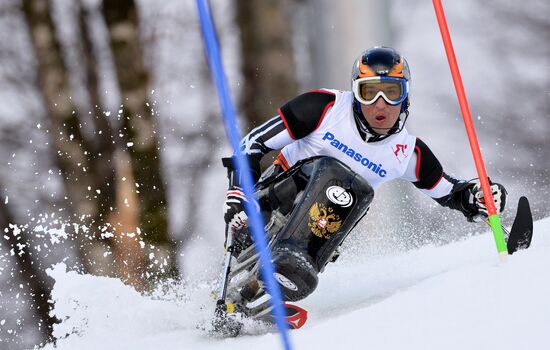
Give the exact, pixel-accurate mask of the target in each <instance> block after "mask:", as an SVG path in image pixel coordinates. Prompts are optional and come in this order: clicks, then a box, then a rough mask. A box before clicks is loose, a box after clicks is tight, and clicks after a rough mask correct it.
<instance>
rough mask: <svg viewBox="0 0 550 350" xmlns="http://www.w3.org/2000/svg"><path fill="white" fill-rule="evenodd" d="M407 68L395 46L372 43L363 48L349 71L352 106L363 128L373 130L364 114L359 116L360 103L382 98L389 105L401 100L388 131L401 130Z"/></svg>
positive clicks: (405, 106) (408, 75) (405, 107)
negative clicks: (397, 118)
mask: <svg viewBox="0 0 550 350" xmlns="http://www.w3.org/2000/svg"><path fill="white" fill-rule="evenodd" d="M410 80H411V72H410V70H409V64H408V63H407V60H406V59H405V58H404V57H403V56H402V55H401V54H400V53H399V52H397V51H396V50H395V49H393V48H391V47H385V46H375V47H373V48H370V49H368V50H366V51H363V52H362V53H361V55H360V56H359V57H357V59H356V60H355V62H354V64H353V67H352V71H351V88H352V92H353V96H354V102H353V110H354V112H355V113H354V114H355V116H356V119H357V120H358V121H359V122H360V123H361V124H363V125H364V129H365V131H368V132H369V133H371V134H376V132H374V130H372V129H371V128H370V127H369V126H368V124H367V125H365V124H366V121H365V119H364V118H360V114H361V108H360V104H366V105H369V104H372V103H375V102H376V101H377V100H378V99H379V98H383V99H384V100H385V101H386V103H388V104H391V105H399V104H401V116H400V118H399V120H398V122H397V123H396V126H395V127H394V128H392V130H390V132H389V133H388V134H393V133H397V132H399V131H401V130H402V129H403V126H404V124H405V121H406V119H407V116H408V113H409V111H408V108H409V84H410Z"/></svg>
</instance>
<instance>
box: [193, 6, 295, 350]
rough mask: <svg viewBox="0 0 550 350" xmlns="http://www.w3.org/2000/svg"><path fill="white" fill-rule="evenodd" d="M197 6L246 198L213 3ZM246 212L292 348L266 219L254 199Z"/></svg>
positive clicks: (247, 175) (247, 179)
mask: <svg viewBox="0 0 550 350" xmlns="http://www.w3.org/2000/svg"><path fill="white" fill-rule="evenodd" d="M197 7H198V11H199V19H200V24H201V31H202V35H203V41H204V44H205V46H206V55H207V57H208V64H209V66H210V70H211V73H212V79H213V80H214V83H215V85H216V89H217V91H218V98H219V100H220V105H221V109H222V113H223V121H224V125H225V131H226V133H227V136H228V138H229V140H230V142H231V146H232V148H233V153H234V154H235V159H236V163H237V164H236V166H237V171H239V172H240V174H242V176H241V179H242V183H241V185H242V186H243V190H244V193H245V196H246V197H247V198H254V196H255V195H254V181H253V179H252V175H251V172H250V166H249V164H248V159H247V158H246V157H245V156H244V155H242V154H241V152H240V145H239V143H240V140H241V137H240V135H239V131H238V130H237V117H236V113H235V110H234V108H233V104H232V102H231V98H230V96H229V89H228V87H227V82H226V78H225V73H224V70H223V65H222V61H221V55H220V47H219V43H218V39H217V36H216V30H215V28H214V21H213V18H212V13H211V11H210V5H209V3H208V0H197ZM245 209H246V212H247V213H248V214H249V218H248V224H249V227H250V229H251V232H252V236H253V237H254V242H255V245H256V250H257V252H258V255H259V260H260V268H261V273H262V277H263V281H264V282H265V283H266V286H267V292H268V293H269V295H271V299H270V302H271V305H272V306H273V311H272V312H273V315H274V316H275V321H276V324H277V328H278V329H279V334H280V335H281V339H282V341H283V345H284V348H285V349H286V350H291V346H290V340H289V337H288V325H287V323H286V321H285V312H284V309H283V307H282V298H281V290H280V289H279V284H278V283H277V282H276V281H275V279H274V277H273V274H274V273H275V269H274V268H273V264H272V263H271V253H270V251H269V249H268V247H267V239H266V234H265V230H264V222H263V218H262V217H261V215H260V213H258V212H257V211H256V210H255V208H254V204H253V203H252V201H247V202H245Z"/></svg>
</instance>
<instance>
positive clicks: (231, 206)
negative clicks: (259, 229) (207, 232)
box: [223, 186, 259, 230]
mask: <svg viewBox="0 0 550 350" xmlns="http://www.w3.org/2000/svg"><path fill="white" fill-rule="evenodd" d="M245 202H248V200H247V198H246V197H245V195H244V192H243V191H242V189H241V188H240V187H237V186H231V187H230V188H229V189H228V190H227V195H226V197H225V203H224V204H223V218H224V220H225V223H226V224H227V225H229V227H230V228H231V229H233V230H237V229H239V228H243V227H247V226H248V215H246V212H245V208H244V205H245V204H244V203H245ZM253 203H254V205H255V207H256V209H258V210H259V207H258V204H257V202H256V201H254V202H253Z"/></svg>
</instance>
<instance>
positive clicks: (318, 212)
mask: <svg viewBox="0 0 550 350" xmlns="http://www.w3.org/2000/svg"><path fill="white" fill-rule="evenodd" d="M307 225H308V226H309V228H311V232H312V233H313V234H314V235H315V236H317V237H321V238H326V239H329V238H330V235H331V234H333V233H334V232H336V231H338V229H339V228H340V226H341V225H342V220H340V216H338V215H337V214H335V213H334V209H333V208H331V207H328V208H327V207H326V206H324V205H323V204H319V203H314V204H313V205H312V206H311V208H310V209H309V222H308V224H307Z"/></svg>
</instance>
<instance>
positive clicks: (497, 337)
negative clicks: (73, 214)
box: [45, 218, 550, 350]
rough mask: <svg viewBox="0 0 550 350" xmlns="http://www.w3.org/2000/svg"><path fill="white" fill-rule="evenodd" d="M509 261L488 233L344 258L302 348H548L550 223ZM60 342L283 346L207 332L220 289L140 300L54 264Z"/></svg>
mask: <svg viewBox="0 0 550 350" xmlns="http://www.w3.org/2000/svg"><path fill="white" fill-rule="evenodd" d="M534 232H535V233H534V236H533V243H532V245H531V248H530V249H529V250H527V251H520V252H518V253H516V254H514V255H513V256H511V257H510V258H509V260H510V261H509V262H508V263H505V264H502V263H499V261H498V256H497V254H496V249H495V246H494V242H493V238H492V235H491V234H489V233H488V234H485V235H481V236H476V237H472V238H469V239H467V240H464V241H461V242H457V243H453V244H449V245H446V246H442V247H433V246H428V247H423V248H421V249H418V250H415V251H410V252H407V253H404V254H401V255H396V256H386V257H377V258H371V259H368V258H366V259H360V258H358V257H348V258H346V257H344V256H343V257H342V258H341V259H340V261H338V262H337V263H335V264H331V265H329V266H327V269H326V271H325V272H324V273H323V274H322V275H321V276H320V283H319V286H318V288H317V290H316V291H315V292H314V293H313V295H311V296H310V297H308V298H307V299H305V300H303V301H301V302H299V303H298V305H300V306H302V307H305V308H306V309H307V310H308V311H309V320H308V323H307V324H306V325H305V326H304V328H302V329H301V330H297V331H291V341H292V344H293V347H294V348H295V349H332V348H334V347H336V348H342V349H359V348H375V349H403V348H407V349H436V348H445V349H496V348H499V349H545V348H546V346H547V345H548V343H549V341H550V333H548V330H549V329H550V298H549V296H550V274H548V268H549V267H550V218H547V219H544V220H541V221H539V222H537V223H535V230H534ZM49 274H50V275H51V276H52V277H53V278H54V279H55V280H56V283H55V286H54V290H53V295H52V298H53V300H54V301H55V307H54V310H53V312H54V314H55V315H56V316H57V317H58V318H59V319H61V320H62V322H61V323H60V324H58V325H56V326H55V329H54V334H55V336H56V337H58V339H59V340H58V343H57V347H54V346H53V345H52V344H49V345H47V346H46V347H45V349H48V350H49V349H59V350H65V349H67V350H68V349H71V350H72V349H79V350H86V349H133V350H141V349H144V350H145V349H237V348H238V349H242V348H246V347H247V346H249V347H250V348H259V347H260V346H261V348H262V349H280V348H281V341H280V339H279V336H278V335H277V334H276V333H275V332H274V330H273V329H272V328H267V327H266V326H265V325H258V324H254V323H249V324H247V325H246V326H245V327H246V332H247V333H248V334H247V335H244V336H240V337H238V338H235V339H219V338H213V337H211V336H208V334H207V332H206V331H204V330H201V329H199V328H200V327H201V326H203V327H204V326H205V325H208V324H209V317H210V315H211V314H212V312H213V308H214V302H213V301H212V300H211V299H210V291H211V288H212V286H213V285H212V284H208V283H195V284H194V285H193V286H191V285H186V284H183V285H178V286H173V288H172V290H171V291H169V292H167V293H166V292H165V293H153V295H151V296H143V295H140V294H139V293H137V292H136V291H134V290H133V289H132V288H130V287H128V286H125V285H124V284H122V282H121V281H120V280H117V279H112V278H105V277H96V276H90V275H79V274H77V273H76V272H72V271H67V269H66V267H65V265H63V264H59V265H56V266H55V267H54V268H53V269H51V270H50V271H49Z"/></svg>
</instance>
